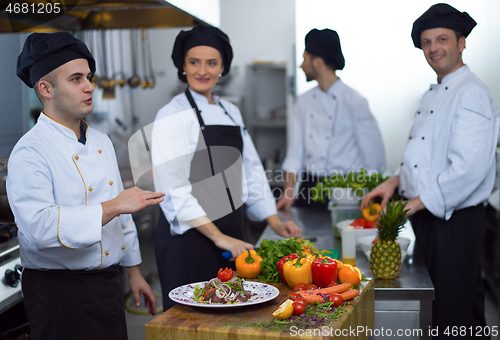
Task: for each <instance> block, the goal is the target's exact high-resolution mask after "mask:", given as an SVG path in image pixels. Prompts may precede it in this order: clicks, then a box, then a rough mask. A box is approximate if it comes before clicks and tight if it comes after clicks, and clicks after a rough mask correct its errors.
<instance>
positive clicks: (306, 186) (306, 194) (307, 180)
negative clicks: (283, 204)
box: [293, 172, 328, 209]
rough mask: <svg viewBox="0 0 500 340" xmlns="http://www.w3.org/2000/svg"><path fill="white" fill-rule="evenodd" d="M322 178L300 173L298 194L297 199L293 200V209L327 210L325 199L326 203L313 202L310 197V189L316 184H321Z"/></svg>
mask: <svg viewBox="0 0 500 340" xmlns="http://www.w3.org/2000/svg"><path fill="white" fill-rule="evenodd" d="M323 179H324V177H320V176H316V175H313V174H310V173H308V172H307V173H304V172H303V173H302V175H301V178H299V179H298V180H299V181H300V186H299V192H298V194H297V197H296V198H295V202H294V204H293V205H294V206H295V207H309V208H319V209H327V208H328V198H326V202H325V203H322V202H319V201H318V202H315V201H313V199H312V197H311V189H312V188H314V187H315V186H316V183H318V182H322V181H323Z"/></svg>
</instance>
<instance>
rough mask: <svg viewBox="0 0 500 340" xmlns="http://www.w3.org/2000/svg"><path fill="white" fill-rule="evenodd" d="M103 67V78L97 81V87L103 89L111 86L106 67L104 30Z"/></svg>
mask: <svg viewBox="0 0 500 340" xmlns="http://www.w3.org/2000/svg"><path fill="white" fill-rule="evenodd" d="M100 33H101V39H100V40H101V41H100V45H101V55H100V56H101V60H100V61H101V65H102V76H101V77H100V78H99V80H98V81H97V85H98V86H99V87H100V88H101V89H103V88H105V87H108V86H109V79H108V69H107V67H106V45H105V44H106V33H105V31H104V30H103V29H101V32H100Z"/></svg>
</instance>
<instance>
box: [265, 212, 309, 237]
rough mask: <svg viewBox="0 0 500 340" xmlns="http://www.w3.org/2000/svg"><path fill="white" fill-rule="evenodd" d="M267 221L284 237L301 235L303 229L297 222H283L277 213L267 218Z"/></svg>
mask: <svg viewBox="0 0 500 340" xmlns="http://www.w3.org/2000/svg"><path fill="white" fill-rule="evenodd" d="M267 223H269V225H270V226H271V228H272V229H273V230H274V232H275V233H276V234H278V235H280V236H283V237H300V236H302V229H300V228H299V227H298V226H297V225H296V224H295V222H293V221H287V222H282V221H281V220H280V219H279V217H278V216H277V215H272V216H269V217H268V218H267Z"/></svg>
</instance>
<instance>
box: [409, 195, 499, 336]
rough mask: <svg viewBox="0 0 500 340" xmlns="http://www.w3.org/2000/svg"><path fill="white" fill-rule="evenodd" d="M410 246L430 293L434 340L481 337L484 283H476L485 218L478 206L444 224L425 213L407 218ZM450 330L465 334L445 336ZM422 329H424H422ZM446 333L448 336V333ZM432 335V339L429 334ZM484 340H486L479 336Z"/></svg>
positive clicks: (461, 210)
mask: <svg viewBox="0 0 500 340" xmlns="http://www.w3.org/2000/svg"><path fill="white" fill-rule="evenodd" d="M411 223H412V227H413V230H414V232H415V239H416V241H415V245H416V247H417V248H418V250H419V252H420V253H421V254H422V257H423V258H424V262H425V265H426V267H427V271H428V272H429V276H430V278H431V280H432V284H433V285H434V289H435V299H434V301H433V302H432V328H433V329H434V330H437V331H438V332H439V335H438V336H434V337H433V338H434V339H450V338H459V339H470V338H475V337H473V336H471V330H472V332H473V335H476V331H477V333H478V335H480V334H484V333H483V332H484V330H485V326H486V320H485V317H484V295H485V291H484V285H483V282H482V279H481V269H482V268H481V257H482V254H483V244H484V234H485V230H486V214H485V210H484V206H483V204H479V205H477V206H474V207H469V208H465V209H460V210H456V211H454V212H453V215H452V216H451V218H450V219H449V220H448V221H446V220H444V219H441V218H438V217H436V216H434V215H432V214H431V213H430V212H429V211H428V210H427V209H425V210H421V211H419V212H417V213H416V214H415V215H413V216H412V218H411ZM453 327H455V329H456V330H460V327H462V328H466V330H467V331H466V332H463V333H462V336H460V332H458V333H457V334H456V335H455V336H453V337H451V336H447V335H446V334H444V332H446V330H447V328H448V331H449V334H455V333H452V330H453ZM424 331H426V330H424ZM449 334H448V335H449ZM433 335H436V334H434V333H433ZM484 338H489V336H488V337H486V336H485V337H484Z"/></svg>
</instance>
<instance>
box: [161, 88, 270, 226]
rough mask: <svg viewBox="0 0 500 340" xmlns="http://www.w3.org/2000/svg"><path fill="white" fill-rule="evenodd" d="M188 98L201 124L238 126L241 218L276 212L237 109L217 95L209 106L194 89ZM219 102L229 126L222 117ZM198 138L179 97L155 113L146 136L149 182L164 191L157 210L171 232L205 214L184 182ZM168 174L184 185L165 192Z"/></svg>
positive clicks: (197, 127) (185, 102)
mask: <svg viewBox="0 0 500 340" xmlns="http://www.w3.org/2000/svg"><path fill="white" fill-rule="evenodd" d="M190 91H191V90H190ZM191 94H192V96H193V99H194V101H195V102H196V105H197V106H198V109H199V110H200V111H201V117H202V118H203V121H204V123H205V125H230V126H235V123H236V125H237V126H239V127H240V130H241V135H242V138H243V154H242V162H243V169H242V176H241V178H242V182H243V183H242V186H243V191H242V197H241V200H242V201H243V202H245V205H246V206H247V216H248V217H249V218H250V219H251V220H256V221H262V220H264V219H265V218H267V217H269V216H271V215H274V214H276V213H277V211H276V201H275V199H274V196H273V195H272V192H271V189H270V187H269V182H268V181H267V177H266V175H265V172H264V167H263V166H262V162H261V160H260V158H259V155H258V154H257V150H256V149H255V146H254V144H253V142H252V139H251V137H250V135H249V134H248V132H247V130H246V129H245V125H244V123H243V118H242V117H241V113H240V111H239V109H238V108H237V107H236V106H235V105H233V104H231V103H229V102H227V101H225V100H222V99H220V98H219V97H217V96H214V100H215V102H216V103H215V104H209V102H208V99H207V98H206V97H205V96H204V95H201V94H199V93H197V92H195V91H191ZM219 102H220V103H222V105H223V107H224V109H225V110H226V111H227V113H228V114H229V115H230V116H231V118H232V119H233V120H234V122H233V120H231V118H230V117H229V116H228V115H226V114H225V112H224V109H223V108H222V107H221V106H220V105H219ZM186 110H188V112H186ZM199 134H200V124H199V122H198V119H197V116H196V113H195V111H194V110H193V109H192V107H191V105H190V104H189V102H188V100H187V98H186V94H185V93H182V94H179V95H177V96H175V97H174V98H173V99H172V101H170V103H168V104H167V105H165V106H164V107H163V108H161V109H160V111H158V114H157V116H156V119H155V124H154V127H153V132H152V159H153V173H154V183H155V190H156V191H161V192H165V200H164V201H163V202H161V203H160V207H161V209H162V211H163V213H164V214H165V217H166V219H167V220H168V221H169V222H170V230H171V232H172V233H173V234H182V233H184V232H186V231H187V230H188V229H190V228H191V227H192V226H191V225H189V223H187V221H190V220H193V219H196V218H199V217H202V216H206V215H207V214H206V212H205V211H204V209H203V208H202V207H201V206H200V204H199V203H198V201H197V199H196V198H195V197H194V196H193V195H192V193H191V189H192V188H191V185H190V184H189V181H188V178H189V175H190V171H191V161H192V159H193V157H194V152H195V151H196V148H197V146H198V139H199ZM182 156H184V158H183V161H184V162H183V163H182V164H180V163H179V162H177V163H176V168H175V169H173V168H172V163H171V162H170V161H171V160H173V159H176V158H179V157H182ZM173 176H178V177H180V178H181V179H183V180H185V183H186V185H185V186H183V187H182V189H181V190H180V189H176V191H175V193H174V192H170V191H169V181H170V183H171V181H172V177H173Z"/></svg>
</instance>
